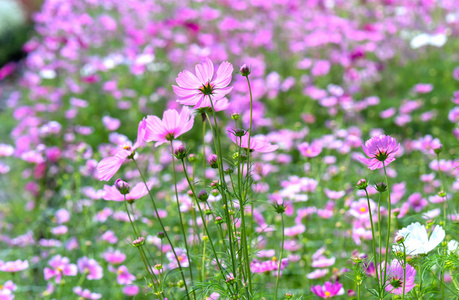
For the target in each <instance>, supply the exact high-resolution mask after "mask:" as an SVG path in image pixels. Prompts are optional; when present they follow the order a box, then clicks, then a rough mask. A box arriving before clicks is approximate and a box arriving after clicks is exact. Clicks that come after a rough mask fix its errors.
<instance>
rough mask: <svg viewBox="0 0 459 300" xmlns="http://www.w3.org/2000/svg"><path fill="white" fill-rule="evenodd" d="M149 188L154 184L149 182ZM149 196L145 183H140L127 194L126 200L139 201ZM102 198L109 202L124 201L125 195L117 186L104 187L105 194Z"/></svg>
mask: <svg viewBox="0 0 459 300" xmlns="http://www.w3.org/2000/svg"><path fill="white" fill-rule="evenodd" d="M147 185H148V188H149V189H150V188H151V187H152V186H153V182H147ZM146 194H148V190H147V188H146V186H145V183H143V182H139V183H137V184H136V185H134V187H133V188H132V189H131V190H130V191H129V193H127V194H126V200H127V201H130V200H137V199H139V198H142V197H143V196H145V195H146ZM102 198H103V199H104V200H107V201H124V195H123V194H121V193H120V192H119V191H118V189H117V188H116V186H114V185H113V186H110V185H104V193H103V196H102Z"/></svg>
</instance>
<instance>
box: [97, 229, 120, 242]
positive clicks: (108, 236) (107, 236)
mask: <svg viewBox="0 0 459 300" xmlns="http://www.w3.org/2000/svg"><path fill="white" fill-rule="evenodd" d="M100 238H101V239H102V240H104V241H106V242H107V243H110V244H115V243H116V242H118V238H117V237H116V235H115V233H114V232H113V231H111V230H107V231H106V232H105V233H104V234H102V236H101V237H100Z"/></svg>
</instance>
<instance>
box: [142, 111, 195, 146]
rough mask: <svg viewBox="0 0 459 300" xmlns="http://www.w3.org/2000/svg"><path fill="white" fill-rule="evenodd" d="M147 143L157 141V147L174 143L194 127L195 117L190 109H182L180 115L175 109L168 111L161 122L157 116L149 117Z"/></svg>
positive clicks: (146, 134) (146, 133)
mask: <svg viewBox="0 0 459 300" xmlns="http://www.w3.org/2000/svg"><path fill="white" fill-rule="evenodd" d="M146 122H147V125H146V132H145V141H146V142H151V141H155V142H156V144H155V147H158V146H159V145H162V144H164V143H166V142H168V141H172V140H174V139H176V138H178V137H179V136H181V135H182V134H184V133H185V132H188V131H190V129H191V128H192V127H193V122H194V117H193V116H192V115H191V113H190V109H189V108H188V107H184V108H182V111H181V112H180V114H179V113H178V112H177V111H176V110H175V109H168V110H166V111H165V112H164V114H163V119H162V120H161V119H160V118H158V117H157V116H147V121H146Z"/></svg>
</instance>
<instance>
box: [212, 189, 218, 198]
mask: <svg viewBox="0 0 459 300" xmlns="http://www.w3.org/2000/svg"><path fill="white" fill-rule="evenodd" d="M210 194H211V195H212V196H214V197H217V196H218V194H220V191H219V190H217V189H213V190H211V191H210Z"/></svg>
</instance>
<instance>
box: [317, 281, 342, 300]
mask: <svg viewBox="0 0 459 300" xmlns="http://www.w3.org/2000/svg"><path fill="white" fill-rule="evenodd" d="M311 292H313V293H314V294H316V295H317V296H319V297H321V298H327V299H328V298H331V297H333V296H336V295H341V294H343V293H344V289H343V285H342V284H341V283H339V282H338V281H337V282H335V283H331V282H329V281H327V282H325V283H324V285H323V286H320V285H316V286H312V287H311Z"/></svg>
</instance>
